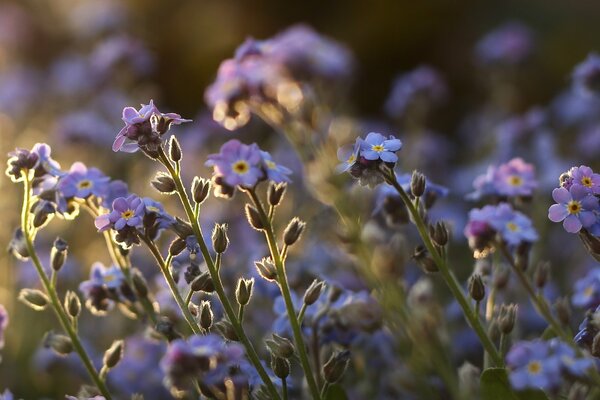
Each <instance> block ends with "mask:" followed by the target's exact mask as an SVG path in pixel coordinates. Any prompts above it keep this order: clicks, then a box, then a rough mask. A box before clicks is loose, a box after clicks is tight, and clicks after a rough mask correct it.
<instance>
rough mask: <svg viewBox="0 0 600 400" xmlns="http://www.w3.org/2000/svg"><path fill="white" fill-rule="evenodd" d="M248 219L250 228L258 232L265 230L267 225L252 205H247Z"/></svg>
mask: <svg viewBox="0 0 600 400" xmlns="http://www.w3.org/2000/svg"><path fill="white" fill-rule="evenodd" d="M246 218H247V219H248V223H249V224H250V226H251V227H253V228H254V229H256V230H257V231H262V230H264V229H265V225H264V224H263V221H262V218H261V217H260V214H259V212H258V210H257V209H256V208H254V206H251V205H250V204H246Z"/></svg>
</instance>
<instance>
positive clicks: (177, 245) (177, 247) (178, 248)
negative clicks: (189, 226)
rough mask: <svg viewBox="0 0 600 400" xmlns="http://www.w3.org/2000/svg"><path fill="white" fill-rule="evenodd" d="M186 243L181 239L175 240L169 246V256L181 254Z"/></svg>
mask: <svg viewBox="0 0 600 400" xmlns="http://www.w3.org/2000/svg"><path fill="white" fill-rule="evenodd" d="M185 246H186V243H185V240H183V239H182V238H175V239H174V240H173V241H172V242H171V245H169V254H170V255H171V256H173V257H175V256H176V255H178V254H179V253H181V252H182V251H183V250H184V249H185Z"/></svg>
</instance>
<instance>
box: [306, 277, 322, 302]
mask: <svg viewBox="0 0 600 400" xmlns="http://www.w3.org/2000/svg"><path fill="white" fill-rule="evenodd" d="M324 287H325V282H323V281H319V280H317V279H315V280H314V281H313V282H312V283H311V284H310V286H309V287H308V289H306V292H305V293H304V304H306V305H307V306H310V305H312V304H314V303H315V302H316V301H317V300H319V296H321V292H322V291H323V288H324Z"/></svg>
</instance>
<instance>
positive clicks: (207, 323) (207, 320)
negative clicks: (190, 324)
mask: <svg viewBox="0 0 600 400" xmlns="http://www.w3.org/2000/svg"><path fill="white" fill-rule="evenodd" d="M199 314H200V315H199V317H198V321H199V322H200V327H201V328H202V329H204V330H205V331H208V330H209V329H210V327H211V326H212V324H213V318H214V315H213V312H212V308H211V306H210V302H208V301H204V300H203V301H201V302H200V313H199Z"/></svg>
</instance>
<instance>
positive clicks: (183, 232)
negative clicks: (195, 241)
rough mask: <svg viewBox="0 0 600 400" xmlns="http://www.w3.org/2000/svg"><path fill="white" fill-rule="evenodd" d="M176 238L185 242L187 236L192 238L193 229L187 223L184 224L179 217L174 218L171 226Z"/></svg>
mask: <svg viewBox="0 0 600 400" xmlns="http://www.w3.org/2000/svg"><path fill="white" fill-rule="evenodd" d="M171 227H172V228H173V230H174V231H175V233H176V234H177V236H179V237H180V238H181V239H183V240H185V239H186V238H187V237H188V236H192V235H193V234H194V228H192V225H190V223H189V222H185V221H184V220H182V219H181V218H179V217H175V223H174V224H173V225H172V226H171Z"/></svg>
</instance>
